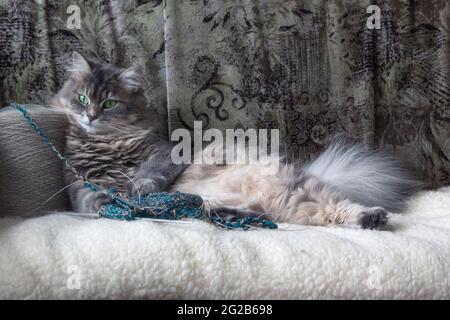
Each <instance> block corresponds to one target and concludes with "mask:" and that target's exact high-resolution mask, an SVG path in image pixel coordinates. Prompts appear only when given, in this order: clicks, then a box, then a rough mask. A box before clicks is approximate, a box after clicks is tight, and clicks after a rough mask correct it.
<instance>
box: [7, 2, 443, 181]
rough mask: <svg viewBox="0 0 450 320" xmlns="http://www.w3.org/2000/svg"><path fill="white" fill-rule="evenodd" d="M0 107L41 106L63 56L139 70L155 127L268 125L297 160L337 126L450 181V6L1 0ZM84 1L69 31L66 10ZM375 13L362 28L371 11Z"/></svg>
mask: <svg viewBox="0 0 450 320" xmlns="http://www.w3.org/2000/svg"><path fill="white" fill-rule="evenodd" d="M0 3H2V5H1V7H0V53H1V55H0V81H1V82H2V87H3V91H2V92H1V93H0V102H3V103H4V102H5V101H9V100H19V101H22V102H35V103H36V102H43V101H44V100H45V98H46V96H47V95H49V94H50V92H53V91H55V90H57V89H58V88H59V86H60V85H61V84H62V82H63V81H64V77H65V76H66V75H65V71H64V68H63V67H64V64H65V61H67V58H68V57H69V55H70V53H71V51H73V50H77V51H79V52H80V53H82V54H84V55H86V56H88V57H91V58H95V59H98V60H102V61H106V62H111V63H115V64H118V65H127V64H130V63H131V62H134V61H139V62H140V63H142V64H144V65H145V66H146V70H147V73H146V86H145V89H146V95H147V98H148V104H149V112H152V113H154V115H155V117H156V118H157V119H159V120H160V123H161V129H162V130H165V131H166V132H170V131H172V130H174V129H176V128H180V127H185V128H191V127H192V124H193V121H194V120H202V121H203V125H204V126H205V128H212V127H215V128H219V129H227V128H244V129H246V128H267V129H271V128H278V129H280V133H281V139H282V148H283V149H284V150H285V152H286V153H287V155H288V157H290V158H295V159H299V160H300V161H304V160H307V159H309V158H310V157H312V156H314V155H315V154H317V153H318V152H320V150H322V148H323V146H324V143H325V141H326V140H327V138H328V137H330V136H332V135H335V134H337V133H346V134H347V135H349V136H351V137H353V138H355V139H359V140H363V141H365V142H367V143H369V144H371V145H374V146H376V147H380V148H383V149H386V150H389V151H390V152H393V153H395V154H397V155H398V156H399V157H401V158H403V159H404V160H406V161H408V162H409V163H411V164H412V165H413V166H414V167H415V168H416V169H417V170H418V171H419V172H420V173H421V174H422V175H423V177H424V178H426V179H427V180H428V181H429V182H430V183H431V184H432V185H434V186H438V185H444V184H449V183H450V3H449V2H448V1H447V0H423V1H414V0H410V1H407V0H402V1H400V0H387V1H369V0H359V1H340V0H332V1H327V0H243V1H237V0H166V1H162V0H126V1H121V0H103V1H90V0H85V1H82V0H79V1H76V0H62V1H56V0H47V1H44V0H39V1H38V0H34V1H30V0H22V1H18V0H17V1H11V0H0ZM72 4H76V5H78V6H79V8H80V9H81V15H82V23H81V28H80V29H79V30H77V29H75V30H71V29H68V28H67V18H68V17H69V16H70V15H69V14H68V13H67V8H68V7H69V6H70V5H72ZM372 4H376V5H377V6H378V7H379V8H380V9H381V11H380V12H381V20H380V28H379V29H370V28H369V27H368V26H367V20H368V18H369V17H370V16H371V14H372V13H367V8H368V7H369V6H370V5H372Z"/></svg>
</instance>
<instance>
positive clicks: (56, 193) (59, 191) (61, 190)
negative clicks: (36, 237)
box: [28, 181, 79, 214]
mask: <svg viewBox="0 0 450 320" xmlns="http://www.w3.org/2000/svg"><path fill="white" fill-rule="evenodd" d="M75 183H79V181H75V182H72V183H71V184H69V185H67V186H65V187H63V188H62V189H60V190H58V191H57V192H55V193H54V194H53V195H52V196H51V197H50V198H48V199H47V200H45V201H44V202H43V203H42V204H41V205H40V206H39V207H37V208H35V209H33V210H31V211H30V212H28V214H31V213H33V212H36V211H37V210H39V209H41V208H42V207H43V206H45V205H46V204H47V203H48V202H49V201H50V200H52V199H53V198H54V197H56V196H57V195H58V194H60V193H61V192H63V191H64V190H66V189H67V188H70V187H71V186H73V185H74V184H75Z"/></svg>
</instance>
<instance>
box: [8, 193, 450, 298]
mask: <svg viewBox="0 0 450 320" xmlns="http://www.w3.org/2000/svg"><path fill="white" fill-rule="evenodd" d="M390 225H391V231H369V230H359V229H355V228H343V227H330V228H325V227H310V226H307V227H305V226H288V225H281V229H284V230H278V231H271V230H255V231H224V230H220V229H217V228H216V227H214V226H212V225H209V224H206V223H204V222H197V221H196V222H193V223H191V224H164V223H156V222H148V221H135V222H119V221H111V220H104V219H101V220H96V219H90V218H81V217H73V216H68V215H64V214H59V213H56V214H52V215H48V216H43V217H36V218H31V219H18V218H15V219H11V218H3V219H0V297H1V298H71V299H80V298H186V299H197V298H202V299H203V298H229V299H235V298H241V299H244V298H249V299H252V298H263V299H266V298H274V299H277V298H288V299H294V298H306V299H312V298H334V299H336V298H339V299H343V298H355V299H365V298H395V299H400V298H407V299H411V298H447V299H448V298H450V188H444V189H440V190H438V191H430V192H423V193H421V194H420V195H419V196H417V197H416V198H415V199H413V200H412V201H411V202H410V205H409V210H408V213H406V214H403V215H395V216H393V217H392V219H391V223H390ZM286 228H287V229H286ZM287 230H290V231H287Z"/></svg>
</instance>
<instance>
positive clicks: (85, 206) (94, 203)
mask: <svg viewBox="0 0 450 320" xmlns="http://www.w3.org/2000/svg"><path fill="white" fill-rule="evenodd" d="M110 202H111V198H110V197H109V196H108V195H107V194H105V193H102V192H96V193H93V194H90V195H89V196H88V197H87V198H85V200H83V203H82V204H81V206H79V208H80V211H81V212H87V213H97V212H98V210H99V209H100V208H101V206H102V205H104V204H106V203H110Z"/></svg>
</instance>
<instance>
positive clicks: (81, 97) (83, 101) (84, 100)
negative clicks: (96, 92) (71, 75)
mask: <svg viewBox="0 0 450 320" xmlns="http://www.w3.org/2000/svg"><path fill="white" fill-rule="evenodd" d="M78 101H80V103H81V104H82V105H83V106H85V107H86V106H87V105H88V104H89V102H90V101H89V98H88V97H87V96H85V95H84V94H81V93H80V94H79V95H78Z"/></svg>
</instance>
